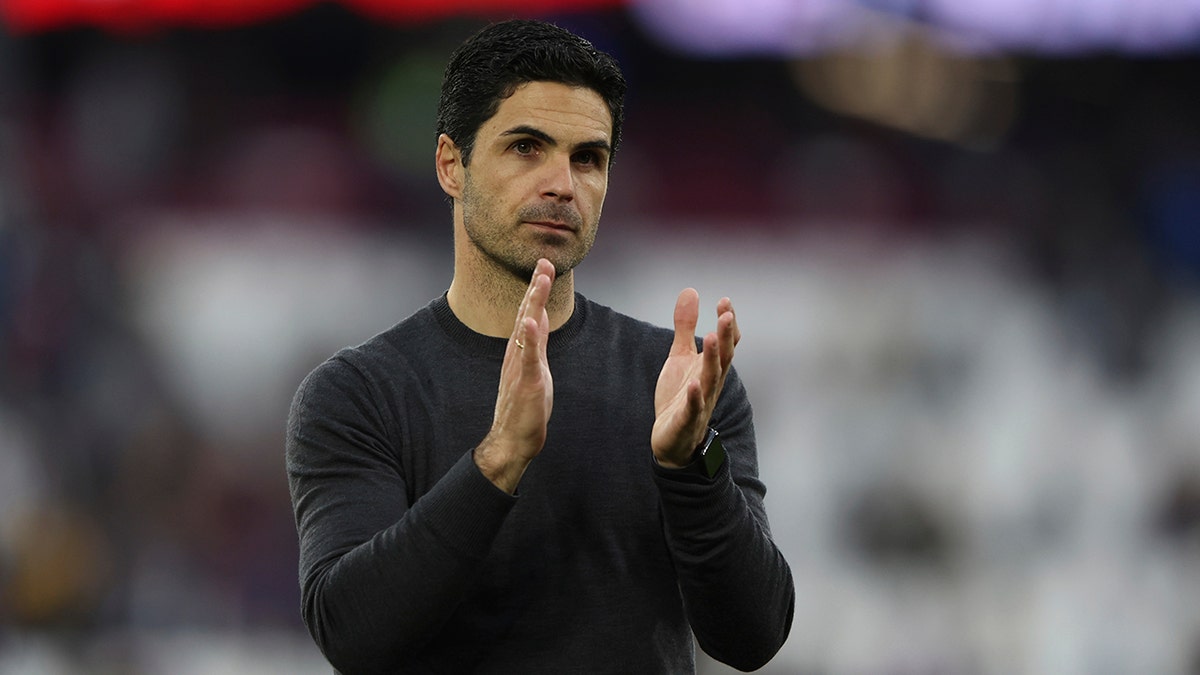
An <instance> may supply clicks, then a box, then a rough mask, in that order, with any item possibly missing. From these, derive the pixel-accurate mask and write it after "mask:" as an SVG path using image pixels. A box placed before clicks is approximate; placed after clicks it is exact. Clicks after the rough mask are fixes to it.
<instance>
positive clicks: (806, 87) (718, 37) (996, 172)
mask: <svg viewBox="0 0 1200 675" xmlns="http://www.w3.org/2000/svg"><path fill="white" fill-rule="evenodd" d="M508 16H538V17H543V18H549V19H552V20H554V21H556V22H558V23H560V24H562V25H565V26H567V27H570V28H572V29H575V30H577V31H579V32H581V33H582V34H584V35H586V36H588V37H589V38H590V39H592V40H593V41H594V42H596V43H597V44H598V45H599V46H601V47H602V48H604V49H606V50H608V51H611V52H612V53H614V54H615V55H616V56H617V57H618V58H619V59H620V60H621V62H622V64H623V65H624V67H625V68H626V70H627V73H628V77H629V80H630V85H631V88H630V93H629V101H628V122H627V131H626V140H625V145H624V146H623V148H622V150H621V151H620V153H619V154H618V156H617V162H616V166H615V167H614V169H613V174H612V180H611V189H610V196H609V199H608V205H607V206H608V208H607V210H606V213H605V218H604V221H603V228H602V230H603V231H602V234H601V236H600V238H599V241H598V245H597V248H596V251H595V253H594V254H593V257H592V258H590V259H589V260H588V261H587V262H586V263H585V264H584V265H583V267H581V268H580V270H579V277H578V278H579V283H580V287H581V289H582V290H583V291H584V292H585V293H587V294H588V295H590V296H591V297H593V298H595V299H597V300H600V301H602V302H605V303H607V304H610V305H613V306H615V307H617V308H619V309H622V310H625V311H627V312H629V313H632V314H635V315H637V316H641V317H643V318H646V319H648V320H651V321H655V322H657V323H660V324H663V325H667V324H669V321H670V311H671V307H672V302H673V300H674V297H675V294H676V293H677V292H678V290H679V289H680V288H682V287H683V286H685V285H692V286H695V287H697V288H698V289H699V290H700V292H701V296H702V299H705V298H706V299H707V301H706V302H708V303H711V302H715V300H716V299H717V297H719V296H720V295H726V294H727V295H730V296H732V297H733V298H734V300H735V302H736V303H737V305H738V308H739V321H740V322H741V324H742V326H743V329H744V333H745V340H744V342H743V343H742V348H741V349H740V350H739V352H738V357H737V365H738V367H739V369H740V371H741V372H742V374H743V376H744V378H745V379H746V380H747V382H748V385H749V387H750V391H751V397H752V400H753V402H754V404H755V407H756V413H757V420H758V428H759V435H760V445H761V462H762V469H763V473H764V475H765V478H766V481H767V483H768V487H769V493H768V498H767V505H768V509H769V511H770V514H771V517H772V524H773V528H774V532H775V535H776V537H777V539H778V541H779V543H780V545H781V546H782V547H783V549H784V552H785V554H786V555H787V556H788V558H789V560H790V562H791V563H792V565H793V570H794V573H795V576H796V582H797V591H798V593H797V609H796V619H795V625H794V627H793V630H792V636H791V639H790V640H789V642H788V643H787V645H785V647H784V649H783V651H782V652H781V653H780V655H779V656H778V657H777V658H776V659H775V661H774V662H773V663H772V664H771V665H770V666H768V667H767V668H766V669H764V671H763V672H769V673H779V674H813V675H816V674H830V675H843V674H853V675H859V674H862V675H867V674H871V675H875V674H880V675H891V674H895V675H900V674H904V675H926V674H928V675H934V674H956V675H957V674H972V673H979V674H992V673H995V674H1013V673H1016V674H1022V673H1029V674H1048V675H1049V674H1053V675H1085V674H1086V675H1095V674H1114V675H1116V674H1131V675H1144V674H1173V673H1200V602H1197V600H1196V598H1197V597H1200V103H1198V101H1200V96H1197V94H1198V93H1200V70H1198V66H1200V61H1198V60H1197V53H1198V50H1200V3H1198V2H1197V1H1196V0H1174V1H1171V0H988V1H984V0H976V1H974V2H970V3H955V2H950V1H949V0H738V1H737V2H733V1H732V0H623V1H622V0H591V1H589V2H568V1H566V0H560V1H555V0H529V1H527V2H518V1H517V0H509V1H508V2H503V1H500V0H491V1H489V0H475V1H473V2H465V1H464V2H449V1H447V2H432V1H430V2H407V3H406V2H402V0H344V1H343V2H340V3H332V2H325V3H316V2H311V1H305V0H254V1H251V0H242V1H241V2H236V1H234V0H229V1H227V2H199V1H187V0H174V1H172V2H166V1H162V0H110V1H108V2H86V1H84V0H0V673H4V674H10V673H13V674H35V673H36V674H42V673H46V674H59V673H64V674H65V673H132V674H157V673H172V674H185V675H186V674H191V673H197V674H199V673H289V674H291V673H326V672H329V669H328V667H327V666H326V665H325V664H324V662H323V661H322V660H321V658H320V655H319V654H318V653H317V651H316V649H315V647H314V646H313V645H312V642H311V641H310V640H309V638H308V637H307V635H306V634H305V632H304V630H303V627H302V625H301V624H300V620H299V609H298V603H299V600H298V590H297V585H296V543H295V532H294V528H293V524H292V521H291V513H290V507H289V503H288V496H287V488H286V482H285V477H284V473H283V463H282V436H283V423H284V418H285V415H286V409H287V405H288V403H289V401H290V397H291V395H292V393H293V392H294V390H295V387H296V385H297V384H298V383H299V380H300V378H301V377H302V376H303V375H304V374H305V373H306V372H308V370H310V369H311V368H312V367H314V366H315V365H316V364H317V363H318V362H319V361H320V360H322V359H323V358H324V357H325V356H327V355H328V354H330V353H331V352H332V351H334V350H335V349H336V348H338V347H340V346H343V345H348V344H353V343H357V342H359V341H361V340H363V339H365V338H366V337H368V336H370V335H371V334H373V333H375V332H377V331H379V330H382V329H384V328H386V327H387V326H389V325H391V324H392V323H394V322H396V321H398V320H399V319H401V318H403V317H404V316H406V315H407V314H408V313H410V312H412V311H414V310H415V309H417V308H419V307H421V306H422V305H424V304H425V303H426V302H427V301H428V300H429V299H431V298H432V297H434V296H435V295H437V294H439V293H441V291H442V290H444V288H445V287H446V286H447V285H448V283H449V280H450V273H451V270H450V263H451V257H450V249H449V244H450V225H449V212H448V208H447V206H446V203H445V201H444V200H443V198H442V196H441V194H440V192H439V191H438V187H437V183H436V182H435V180H434V177H433V171H432V155H433V149H434V135H433V112H434V106H435V101H436V94H437V87H438V83H439V79H440V75H441V69H442V67H443V65H444V63H445V60H446V58H447V56H448V54H449V52H450V50H451V49H452V48H453V46H454V45H456V44H457V43H458V42H459V41H460V40H461V39H462V38H464V37H465V36H466V35H468V34H469V33H470V32H472V31H474V30H475V29H476V28H478V27H480V26H481V25H483V23H484V22H485V21H486V20H488V19H491V18H502V17H508ZM702 672H703V673H708V674H712V673H723V672H726V670H725V669H723V668H722V667H720V666H717V665H715V664H712V663H709V662H707V661H704V662H703V663H702Z"/></svg>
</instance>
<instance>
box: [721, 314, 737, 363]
mask: <svg viewBox="0 0 1200 675" xmlns="http://www.w3.org/2000/svg"><path fill="white" fill-rule="evenodd" d="M739 337H740V336H739V335H738V329H737V319H736V318H735V317H734V315H733V312H725V313H724V314H722V315H721V316H719V317H717V346H718V349H719V350H720V356H721V370H723V371H724V370H729V364H730V363H732V362H733V350H734V348H735V347H736V346H737V343H738V339H739Z"/></svg>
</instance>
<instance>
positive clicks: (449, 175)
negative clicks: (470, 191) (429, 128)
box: [434, 134, 466, 199]
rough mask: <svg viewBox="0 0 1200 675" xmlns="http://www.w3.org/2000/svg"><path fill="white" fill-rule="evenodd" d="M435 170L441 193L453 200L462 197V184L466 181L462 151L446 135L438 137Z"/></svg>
mask: <svg viewBox="0 0 1200 675" xmlns="http://www.w3.org/2000/svg"><path fill="white" fill-rule="evenodd" d="M434 164H435V166H436V168H437V178H438V183H439V184H441V186H442V191H443V192H445V193H446V194H448V195H450V196H451V197H452V198H454V199H459V198H460V197H462V189H463V183H464V182H465V181H466V176H465V174H464V171H465V169H464V168H463V164H462V151H461V150H459V148H458V146H457V145H455V144H454V141H453V140H451V138H450V137H449V136H447V135H446V134H440V135H438V144H437V154H436V156H435V159H434Z"/></svg>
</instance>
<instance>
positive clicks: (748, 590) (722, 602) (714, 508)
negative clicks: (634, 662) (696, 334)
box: [655, 372, 795, 671]
mask: <svg viewBox="0 0 1200 675" xmlns="http://www.w3.org/2000/svg"><path fill="white" fill-rule="evenodd" d="M725 389H726V391H725V393H724V395H723V396H722V399H721V404H720V405H719V406H718V407H717V410H716V413H715V414H714V417H713V420H712V422H713V426H714V427H715V428H717V429H718V430H719V431H720V433H721V440H722V444H723V445H724V447H725V451H726V456H727V459H726V462H725V465H724V466H723V467H721V469H720V470H719V471H718V472H717V475H716V476H715V477H714V478H712V479H709V478H706V477H705V476H702V475H700V474H698V473H693V472H691V471H687V470H680V469H669V468H666V467H662V466H656V467H655V482H656V484H657V485H658V487H659V492H660V497H661V500H662V507H663V519H664V521H665V526H666V532H667V544H668V546H669V547H670V549H671V554H672V557H673V558H674V560H675V568H676V572H677V576H678V579H679V590H680V593H681V594H682V596H683V601H684V607H685V610H686V611H687V615H688V622H689V623H690V624H691V626H692V631H693V632H694V633H695V634H696V639H697V641H698V642H699V644H700V647H701V648H702V649H703V650H704V651H705V652H707V653H708V654H709V655H710V656H712V657H713V658H715V659H717V660H719V661H721V662H723V663H726V664H729V665H731V666H734V667H736V668H739V669H741V670H747V671H749V670H754V669H756V668H759V667H761V666H763V665H764V664H766V663H767V662H768V661H770V659H771V658H772V657H774V656H775V654H776V653H777V652H778V651H779V649H780V647H782V646H783V643H784V641H785V640H786V639H787V636H788V632H789V630H790V628H791V622H792V612H793V609H794V602H795V589H794V586H793V581H792V574H791V570H790V569H789V567H788V564H787V562H786V561H785V560H784V558H783V555H782V554H781V553H780V551H779V549H778V548H777V547H776V546H775V543H774V542H773V541H772V539H771V532H770V526H769V525H768V522H767V514H766V509H765V508H764V506H763V496H764V494H765V492H766V489H765V487H764V485H763V483H762V481H761V480H759V478H758V462H757V455H756V448H755V440H754V422H753V418H752V414H751V409H750V404H749V401H748V400H747V399H746V396H745V391H744V389H743V388H742V385H741V382H740V381H739V380H738V378H737V374H736V372H734V373H732V374H731V376H730V378H729V381H728V382H727V384H726V387H725Z"/></svg>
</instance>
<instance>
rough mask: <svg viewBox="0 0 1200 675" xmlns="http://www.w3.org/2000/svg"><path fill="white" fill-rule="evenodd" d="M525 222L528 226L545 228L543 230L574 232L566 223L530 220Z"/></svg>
mask: <svg viewBox="0 0 1200 675" xmlns="http://www.w3.org/2000/svg"><path fill="white" fill-rule="evenodd" d="M526 222H528V223H529V224H530V225H537V226H539V227H545V228H549V229H552V230H562V231H563V232H574V231H575V228H574V227H572V226H570V225H568V224H566V223H556V222H551V221H545V220H530V221H526Z"/></svg>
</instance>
